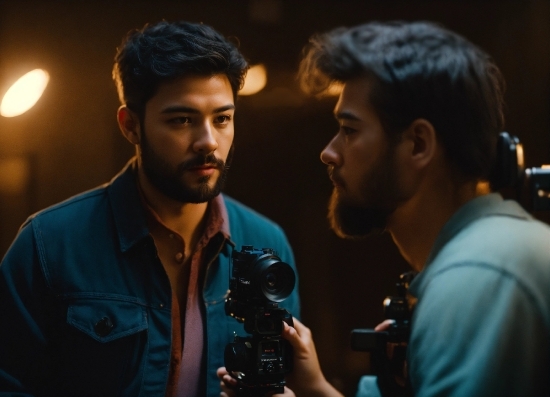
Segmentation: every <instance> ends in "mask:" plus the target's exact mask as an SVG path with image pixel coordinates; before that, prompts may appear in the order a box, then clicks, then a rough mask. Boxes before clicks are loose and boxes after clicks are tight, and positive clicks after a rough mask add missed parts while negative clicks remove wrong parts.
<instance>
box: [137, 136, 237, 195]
mask: <svg viewBox="0 0 550 397" xmlns="http://www.w3.org/2000/svg"><path fill="white" fill-rule="evenodd" d="M233 152H234V147H233V145H231V148H230V149H229V154H228V155H227V159H226V160H225V161H223V160H222V159H219V158H217V157H216V156H215V155H214V154H213V153H209V154H207V155H205V156H203V155H197V156H196V157H194V158H192V159H190V160H187V161H184V162H182V163H180V164H178V165H177V166H176V167H174V166H173V165H171V164H169V163H168V162H167V161H166V160H164V158H163V157H162V156H160V155H159V154H158V153H157V152H155V150H154V149H153V148H152V147H151V145H150V144H149V141H148V140H147V134H146V133H145V131H144V130H142V137H141V145H140V156H141V164H142V167H143V171H144V173H145V176H146V177H147V179H148V180H149V182H150V183H151V184H152V185H153V186H154V187H155V188H157V189H158V190H159V191H160V192H161V193H162V194H164V195H165V196H167V197H169V198H171V199H173V200H175V201H178V202H180V203H204V202H207V201H210V200H212V199H213V198H214V197H216V196H217V195H218V194H220V192H221V190H222V188H223V186H224V184H225V181H226V179H227V173H228V171H229V167H230V165H231V161H232V160H233ZM205 164H209V165H213V166H214V167H216V168H217V169H218V170H219V171H220V174H219V176H218V179H217V181H216V183H215V184H214V186H212V187H210V186H209V184H208V182H209V181H210V179H211V178H212V176H210V175H206V176H202V177H200V178H199V179H198V182H199V185H198V186H197V187H191V186H189V185H188V184H187V183H185V181H184V180H183V174H184V173H185V172H186V171H187V170H189V169H191V168H193V167H197V166H202V165H205Z"/></svg>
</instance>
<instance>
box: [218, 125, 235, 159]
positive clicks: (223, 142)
mask: <svg viewBox="0 0 550 397" xmlns="http://www.w3.org/2000/svg"><path fill="white" fill-rule="evenodd" d="M233 136H234V134H233V132H232V131H231V132H230V133H228V134H223V135H220V137H219V138H218V149H217V152H218V153H219V154H218V157H222V158H223V159H224V160H225V159H226V158H227V155H228V154H229V150H230V149H231V145H232V144H233Z"/></svg>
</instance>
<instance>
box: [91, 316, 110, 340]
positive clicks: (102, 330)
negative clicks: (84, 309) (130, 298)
mask: <svg viewBox="0 0 550 397" xmlns="http://www.w3.org/2000/svg"><path fill="white" fill-rule="evenodd" d="M113 327H114V325H113V323H112V322H111V319H110V318H109V317H103V318H102V319H101V320H99V321H98V322H97V323H96V324H95V326H94V331H95V333H96V334H97V335H98V336H101V337H105V336H107V335H109V334H110V333H111V331H112V330H113Z"/></svg>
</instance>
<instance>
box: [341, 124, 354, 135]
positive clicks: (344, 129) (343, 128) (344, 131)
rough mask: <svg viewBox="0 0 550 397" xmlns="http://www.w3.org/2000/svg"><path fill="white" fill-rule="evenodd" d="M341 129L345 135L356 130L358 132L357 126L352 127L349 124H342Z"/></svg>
mask: <svg viewBox="0 0 550 397" xmlns="http://www.w3.org/2000/svg"><path fill="white" fill-rule="evenodd" d="M340 131H341V132H342V133H343V134H344V135H351V134H353V133H354V132H356V131H357V130H356V129H355V128H351V127H348V126H345V125H341V126H340Z"/></svg>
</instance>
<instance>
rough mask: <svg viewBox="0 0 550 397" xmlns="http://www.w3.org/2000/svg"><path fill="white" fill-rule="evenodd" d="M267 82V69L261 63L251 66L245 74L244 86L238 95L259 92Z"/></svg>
mask: <svg viewBox="0 0 550 397" xmlns="http://www.w3.org/2000/svg"><path fill="white" fill-rule="evenodd" d="M266 83H267V71H266V69H265V66H264V65H262V64H258V65H254V66H251V67H250V69H248V73H247V74H246V79H245V80H244V86H243V88H242V89H241V90H240V91H239V95H252V94H256V93H258V92H260V91H261V90H262V89H263V88H264V87H265V85H266Z"/></svg>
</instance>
